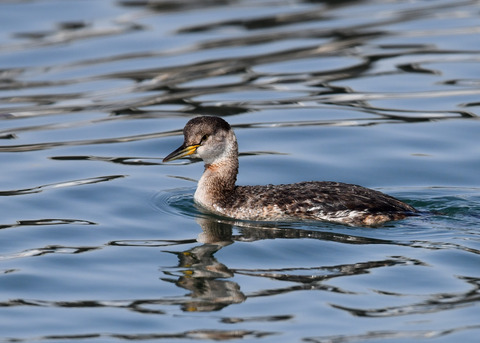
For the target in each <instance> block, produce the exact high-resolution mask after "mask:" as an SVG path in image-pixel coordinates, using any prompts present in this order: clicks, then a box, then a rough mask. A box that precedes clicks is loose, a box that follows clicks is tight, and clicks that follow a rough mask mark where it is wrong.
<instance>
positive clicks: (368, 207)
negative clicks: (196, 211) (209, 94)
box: [163, 116, 417, 226]
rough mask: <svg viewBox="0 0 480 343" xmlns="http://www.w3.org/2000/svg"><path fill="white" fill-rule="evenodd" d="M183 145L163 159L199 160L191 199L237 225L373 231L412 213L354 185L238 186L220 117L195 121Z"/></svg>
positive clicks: (234, 157)
mask: <svg viewBox="0 0 480 343" xmlns="http://www.w3.org/2000/svg"><path fill="white" fill-rule="evenodd" d="M183 135H184V142H183V144H182V145H181V146H180V147H179V148H178V149H176V150H175V151H173V152H172V153H170V154H169V155H168V156H167V157H165V158H164V159H163V162H168V161H173V160H176V159H179V158H183V157H186V156H192V157H199V158H201V159H202V160H203V162H204V163H205V170H204V172H203V175H202V177H201V178H200V180H199V181H198V185H197V189H196V191H195V195H194V200H195V202H196V203H197V204H199V205H200V206H201V207H203V208H204V209H206V210H208V211H210V212H213V213H216V214H218V215H221V216H227V217H230V218H234V219H240V220H255V221H278V220H298V219H300V220H321V221H329V222H336V223H342V224H347V225H366V226H377V225H380V224H383V223H385V222H387V221H390V220H399V219H403V218H405V217H407V216H409V215H413V214H414V213H415V212H417V211H416V209H415V208H413V207H412V206H410V205H408V204H406V203H404V202H402V201H400V200H397V199H395V198H393V197H391V196H389V195H386V194H384V193H381V192H379V191H375V190H372V189H369V188H365V187H362V186H358V185H353V184H347V183H341V182H333V181H310V182H300V183H293V184H282V185H261V186H237V185H236V180H237V174H238V165H239V164H238V144H237V138H236V136H235V133H234V132H233V130H232V128H231V126H230V125H229V124H228V123H227V122H226V121H225V120H223V119H222V118H220V117H215V116H200V117H195V118H193V119H191V120H190V121H189V122H188V123H187V124H186V125H185V127H184V129H183Z"/></svg>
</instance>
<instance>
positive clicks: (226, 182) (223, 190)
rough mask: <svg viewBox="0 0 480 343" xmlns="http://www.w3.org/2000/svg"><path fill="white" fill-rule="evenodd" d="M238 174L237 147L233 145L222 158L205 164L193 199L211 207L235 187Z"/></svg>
mask: <svg viewBox="0 0 480 343" xmlns="http://www.w3.org/2000/svg"><path fill="white" fill-rule="evenodd" d="M237 174H238V148H237V144H236V142H235V144H234V146H233V147H232V149H230V151H229V152H228V153H226V154H225V155H224V156H223V157H222V159H220V160H216V161H214V162H212V163H208V164H207V163H206V164H205V171H204V172H203V175H202V177H201V178H200V180H199V181H198V186H197V190H196V191H195V196H194V199H195V201H197V202H198V203H200V204H201V205H203V206H205V207H207V208H210V209H213V208H214V207H215V204H218V203H219V201H220V200H221V199H225V198H227V197H228V196H229V194H231V193H232V192H233V191H234V189H235V182H236V181H237Z"/></svg>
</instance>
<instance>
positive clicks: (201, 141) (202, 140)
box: [200, 135, 208, 144]
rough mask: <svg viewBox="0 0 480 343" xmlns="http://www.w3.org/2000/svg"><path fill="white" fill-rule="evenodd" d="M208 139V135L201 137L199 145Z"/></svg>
mask: <svg viewBox="0 0 480 343" xmlns="http://www.w3.org/2000/svg"><path fill="white" fill-rule="evenodd" d="M207 139H208V135H203V137H202V139H201V140H200V144H202V143H203V142H205V141H206V140H207Z"/></svg>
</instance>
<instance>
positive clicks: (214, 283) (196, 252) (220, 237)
mask: <svg viewBox="0 0 480 343" xmlns="http://www.w3.org/2000/svg"><path fill="white" fill-rule="evenodd" d="M197 222H198V224H199V225H200V226H201V227H202V233H200V234H199V236H198V239H197V241H198V242H200V243H203V245H199V246H196V247H194V248H192V249H189V250H187V251H182V252H173V253H174V254H176V255H177V256H178V260H179V265H178V267H179V268H185V269H184V270H183V271H182V274H183V275H181V276H180V277H179V278H178V279H177V280H176V281H175V280H172V279H168V278H163V279H162V280H164V281H171V282H175V284H176V285H177V286H179V287H182V288H185V289H188V290H189V291H191V293H190V297H191V298H192V300H191V301H186V302H185V303H184V304H183V305H182V309H183V310H184V311H194V312H197V311H198V312H206V311H218V310H220V309H222V308H224V307H226V306H228V305H230V304H238V303H241V302H243V301H245V299H246V297H245V295H244V294H243V293H242V292H241V291H240V286H239V285H238V284H237V283H236V282H233V281H229V280H226V279H228V278H232V277H233V276H234V273H233V271H231V270H230V269H229V268H228V267H227V266H225V265H224V264H222V263H220V262H218V261H217V259H216V258H215V257H214V254H215V253H216V252H217V251H219V250H220V249H222V248H223V247H225V246H227V245H230V244H232V243H233V240H232V225H230V224H227V223H221V222H217V221H215V220H212V219H208V218H197ZM165 273H166V274H167V275H173V274H172V273H170V272H165Z"/></svg>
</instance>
